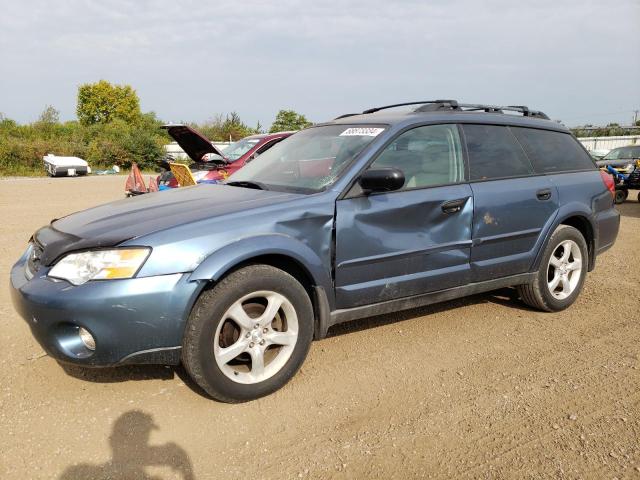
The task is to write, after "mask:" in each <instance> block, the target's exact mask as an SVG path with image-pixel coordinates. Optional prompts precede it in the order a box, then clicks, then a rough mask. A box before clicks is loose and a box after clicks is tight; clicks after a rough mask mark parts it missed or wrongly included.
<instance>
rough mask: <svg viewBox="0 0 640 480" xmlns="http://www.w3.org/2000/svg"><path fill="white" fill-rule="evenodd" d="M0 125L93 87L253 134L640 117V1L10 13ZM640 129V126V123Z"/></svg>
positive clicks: (248, 3)
mask: <svg viewBox="0 0 640 480" xmlns="http://www.w3.org/2000/svg"><path fill="white" fill-rule="evenodd" d="M0 7H1V11H2V15H1V16H0V112H2V113H3V114H4V115H5V116H6V117H9V118H12V119H15V120H17V121H18V122H21V123H26V122H31V121H34V120H36V119H37V118H38V116H39V114H40V112H41V111H42V110H43V109H44V107H45V106H46V105H53V106H54V107H55V108H56V109H58V110H59V111H60V117H61V119H63V120H72V119H75V108H76V94H77V88H78V86H79V85H80V84H83V83H87V82H95V81H98V80H100V79H105V80H108V81H110V82H112V83H117V84H130V85H131V86H133V88H135V90H136V91H137V93H138V95H139V97H140V101H141V107H142V110H143V111H154V112H156V114H157V115H158V116H159V117H160V118H161V119H162V120H165V121H171V122H180V121H196V122H201V121H205V120H207V119H210V118H213V117H215V116H216V115H217V114H224V113H227V112H231V111H236V112H237V113H238V114H239V115H240V117H241V118H242V119H243V120H244V121H245V122H246V123H248V124H250V125H251V126H254V125H255V124H256V123H257V122H260V123H261V124H262V125H263V127H267V128H268V126H269V125H270V124H271V123H272V121H273V119H274V117H275V115H276V113H277V112H278V110H280V109H294V110H296V111H298V112H300V113H303V114H304V115H306V116H307V118H308V119H309V120H311V121H313V122H321V121H326V120H329V119H331V118H334V117H336V116H338V115H340V114H344V113H352V112H358V111H362V110H364V109H366V108H369V107H373V106H379V105H385V104H390V103H399V102H404V101H414V100H415V101H418V100H431V99H437V98H453V99H457V100H459V101H461V102H467V103H488V104H502V105H505V104H507V105H508V104H518V105H528V106H529V107H531V108H533V109H539V110H542V111H544V112H546V113H547V114H548V115H549V116H550V117H551V118H553V119H555V120H561V121H563V122H564V123H565V124H566V125H568V126H575V125H582V124H585V123H591V124H606V123H608V122H618V123H621V124H625V125H628V124H630V122H631V119H632V117H633V111H634V110H637V109H640V48H639V47H640V37H639V36H638V35H639V30H638V28H639V26H640V0H607V1H603V0H580V1H573V0H566V1H563V0H554V1H547V0H539V1H529V2H522V1H514V0H510V1H501V0H496V1H480V0H448V1H447V0H432V1H426V0H423V1H402V2H400V1H397V2H393V1H389V0H386V1H385V0H366V1H348V0H315V1H308V2H307V1H304V2H303V1H298V2H296V1H291V0H278V1H268V2H266V1H255V0H233V1H226V0H220V1H215V2H214V1H195V0H194V1H187V0H180V1H176V0H171V1H164V0H158V1H144V0H113V1H111V0H102V1H90V0H60V1H56V2H51V1H45V0H22V1H19V2H18V1H15V0H0ZM638 118H640V114H639V117H638Z"/></svg>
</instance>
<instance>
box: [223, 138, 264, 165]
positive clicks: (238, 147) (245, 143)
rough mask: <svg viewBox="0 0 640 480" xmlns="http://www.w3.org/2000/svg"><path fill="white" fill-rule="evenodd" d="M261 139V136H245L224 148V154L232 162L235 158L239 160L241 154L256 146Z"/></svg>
mask: <svg viewBox="0 0 640 480" xmlns="http://www.w3.org/2000/svg"><path fill="white" fill-rule="evenodd" d="M259 141H260V139H259V138H243V139H242V140H238V141H237V142H234V143H232V144H231V145H229V146H228V147H227V148H225V149H224V152H223V153H224V156H225V157H227V158H228V159H229V160H231V161H232V162H233V161H234V160H238V159H239V158H240V157H241V156H243V155H244V154H245V153H247V152H248V151H249V150H251V149H252V148H253V147H255V146H256V145H257V144H258V142H259Z"/></svg>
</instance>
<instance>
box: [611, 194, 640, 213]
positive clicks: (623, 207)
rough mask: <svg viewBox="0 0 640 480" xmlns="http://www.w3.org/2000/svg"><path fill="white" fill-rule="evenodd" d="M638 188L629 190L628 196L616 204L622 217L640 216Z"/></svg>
mask: <svg viewBox="0 0 640 480" xmlns="http://www.w3.org/2000/svg"><path fill="white" fill-rule="evenodd" d="M639 194H640V193H639V191H638V190H629V198H627V200H626V201H625V202H624V203H621V204H620V205H616V208H617V209H618V211H619V212H620V215H622V216H624V217H631V218H640V203H638V195H639Z"/></svg>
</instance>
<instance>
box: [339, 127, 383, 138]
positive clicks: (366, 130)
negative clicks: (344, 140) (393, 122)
mask: <svg viewBox="0 0 640 480" xmlns="http://www.w3.org/2000/svg"><path fill="white" fill-rule="evenodd" d="M383 130H384V128H371V127H351V128H347V129H346V130H345V131H344V132H342V133H341V134H340V136H341V137H376V136H378V135H379V134H380V133H381V132H382V131H383Z"/></svg>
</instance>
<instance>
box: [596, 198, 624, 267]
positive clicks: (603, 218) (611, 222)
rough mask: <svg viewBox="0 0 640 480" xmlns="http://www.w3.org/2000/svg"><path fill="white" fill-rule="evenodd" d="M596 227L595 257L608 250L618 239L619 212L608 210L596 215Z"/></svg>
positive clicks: (613, 209) (612, 209)
mask: <svg viewBox="0 0 640 480" xmlns="http://www.w3.org/2000/svg"><path fill="white" fill-rule="evenodd" d="M596 227H597V229H598V232H597V233H598V235H597V245H596V255H599V254H601V253H603V252H605V251H607V250H609V249H610V248H611V247H612V246H613V244H614V243H615V241H616V238H617V237H618V231H619V230H620V212H618V210H616V209H615V208H610V209H608V210H605V211H603V212H599V213H598V214H597V215H596Z"/></svg>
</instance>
